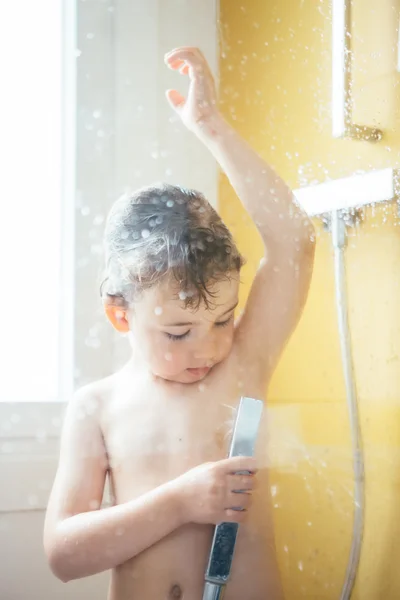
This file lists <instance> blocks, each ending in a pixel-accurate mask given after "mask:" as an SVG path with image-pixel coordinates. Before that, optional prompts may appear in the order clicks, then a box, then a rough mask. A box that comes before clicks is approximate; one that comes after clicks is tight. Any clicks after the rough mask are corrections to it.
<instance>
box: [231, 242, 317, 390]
mask: <svg viewBox="0 0 400 600" xmlns="http://www.w3.org/2000/svg"><path fill="white" fill-rule="evenodd" d="M313 263H314V245H313V244H309V243H308V244H304V247H302V248H300V250H298V251H297V252H296V254H295V255H293V256H291V255H288V253H287V251H286V252H285V251H284V250H282V251H281V252H279V249H278V250H277V251H275V254H273V255H271V256H270V257H269V259H268V261H267V260H263V261H262V263H261V266H260V268H259V270H258V271H257V274H256V276H255V278H254V281H253V284H252V286H251V290H250V294H249V297H248V300H247V303H246V307H245V310H244V312H243V315H242V317H241V319H240V321H239V323H238V325H237V333H236V344H237V346H238V350H239V352H240V353H241V355H242V356H243V359H244V360H246V362H249V361H251V363H252V364H253V365H254V364H257V363H258V364H259V366H260V376H261V377H262V379H264V378H265V380H266V381H268V380H269V378H270V377H271V375H272V373H273V371H274V369H275V367H276V364H277V362H278V360H279V357H280V355H281V353H282V350H283V348H284V346H285V344H286V343H287V341H288V340H289V338H290V336H291V334H292V333H293V331H294V329H295V328H296V326H297V324H298V322H299V320H300V317H301V314H302V312H303V309H304V306H305V303H306V300H307V296H308V291H309V287H310V281H311V276H312V269H313Z"/></svg>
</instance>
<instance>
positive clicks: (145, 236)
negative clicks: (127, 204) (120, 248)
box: [142, 229, 150, 239]
mask: <svg viewBox="0 0 400 600" xmlns="http://www.w3.org/2000/svg"><path fill="white" fill-rule="evenodd" d="M149 235H150V231H149V230H148V229H142V238H144V239H146V238H148V237H149Z"/></svg>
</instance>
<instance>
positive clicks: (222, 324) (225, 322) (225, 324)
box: [215, 315, 233, 327]
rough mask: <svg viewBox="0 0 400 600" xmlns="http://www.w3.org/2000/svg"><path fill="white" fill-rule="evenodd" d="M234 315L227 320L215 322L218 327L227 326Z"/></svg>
mask: <svg viewBox="0 0 400 600" xmlns="http://www.w3.org/2000/svg"><path fill="white" fill-rule="evenodd" d="M232 319H233V315H231V316H230V317H229V319H227V320H226V321H220V322H219V323H215V325H216V327H226V326H227V325H229V323H230V322H231V321H232Z"/></svg>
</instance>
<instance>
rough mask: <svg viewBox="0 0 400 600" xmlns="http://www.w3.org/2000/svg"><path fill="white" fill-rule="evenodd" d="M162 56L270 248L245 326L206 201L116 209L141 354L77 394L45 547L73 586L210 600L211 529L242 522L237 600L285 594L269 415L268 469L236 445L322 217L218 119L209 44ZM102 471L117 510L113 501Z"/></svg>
mask: <svg viewBox="0 0 400 600" xmlns="http://www.w3.org/2000/svg"><path fill="white" fill-rule="evenodd" d="M165 60H166V63H167V65H168V66H169V67H170V68H171V69H175V70H179V71H180V72H181V73H183V74H185V75H186V74H187V75H189V78H190V88H189V93H188V97H187V99H186V100H185V99H184V98H182V96H180V95H179V94H178V92H176V91H174V90H169V91H168V92H167V98H168V100H169V102H170V104H171V106H172V108H173V109H174V110H175V111H176V112H177V113H178V115H180V117H181V119H182V121H183V123H184V124H185V125H186V126H187V127H188V128H189V129H190V130H191V131H193V132H194V133H195V134H196V135H197V136H198V138H199V139H200V140H201V141H202V142H203V143H204V144H205V145H206V146H207V147H208V148H209V150H210V152H211V153H212V154H213V155H214V157H215V158H216V160H217V161H218V162H219V164H220V166H221V167H222V169H223V170H224V171H225V173H226V174H227V176H228V178H229V180H230V182H231V184H232V186H233V188H234V189H235V191H236V192H237V194H238V196H239V198H240V199H241V201H242V202H243V205H244V206H245V208H246V209H247V210H248V212H249V213H250V215H251V217H252V218H253V220H254V222H255V224H256V226H257V228H258V231H259V234H260V236H261V238H262V240H263V242H264V246H265V255H266V256H265V259H264V260H263V261H262V263H261V265H260V268H259V270H258V272H257V275H256V277H255V279H254V282H253V285H252V289H251V293H250V296H249V299H248V301H247V305H246V309H245V311H244V313H243V315H242V317H241V319H240V321H239V322H236V323H234V310H235V307H236V306H237V303H238V289H239V274H240V268H241V265H242V259H241V256H240V254H239V253H238V251H237V249H236V246H235V244H234V242H233V240H232V237H231V235H230V233H229V231H228V230H227V228H226V227H225V225H224V224H223V223H222V221H221V219H220V218H219V216H218V215H217V213H216V212H215V211H214V210H213V209H212V208H211V206H210V205H209V204H208V202H207V201H206V200H205V199H204V197H203V196H202V195H201V194H199V193H197V192H193V191H188V190H183V189H181V188H178V187H174V186H168V185H164V186H163V185H159V186H153V187H150V188H146V189H143V190H139V191H138V192H136V193H135V194H134V195H133V196H131V197H129V198H123V199H121V200H120V201H118V202H117V203H116V204H115V206H114V207H113V210H112V211H111V214H110V216H109V219H108V223H107V227H106V251H107V278H106V280H105V282H104V284H103V298H104V304H105V310H106V314H107V316H108V318H109V319H110V321H111V322H112V324H113V325H114V326H115V327H116V328H117V330H119V331H121V332H129V337H130V342H131V346H132V358H131V360H130V361H129V363H128V364H127V365H126V366H125V367H124V368H123V369H122V370H121V371H119V372H117V373H116V374H114V375H112V376H111V377H108V378H107V379H105V380H102V381H99V382H96V383H93V384H91V385H89V386H86V387H84V388H83V389H81V390H80V391H78V392H77V393H76V395H75V397H74V398H73V399H72V401H71V402H70V403H69V405H68V410H67V416H66V420H65V424H64V431H63V436H62V443H61V454H60V462H59V467H58V472H57V476H56V479H55V483H54V487H53V490H52V493H51V497H50V501H49V505H48V510H47V515H46V524H45V533H44V543H45V549H46V553H47V556H48V560H49V563H50V566H51V568H52V570H53V572H54V573H55V574H56V575H57V577H59V578H60V579H61V580H63V581H68V580H71V579H76V578H79V577H85V576H87V575H91V574H93V573H98V572H100V571H104V570H106V569H113V571H112V577H111V586H110V593H109V599H110V600H134V599H138V600H139V599H140V600H164V599H166V598H171V599H172V598H175V599H176V598H178V599H179V598H181V599H185V600H201V599H202V595H203V589H204V573H205V567H206V562H207V558H208V554H209V551H210V545H211V538H212V532H213V525H215V524H216V523H219V522H222V521H235V522H238V523H240V524H241V525H240V527H239V535H238V540H237V544H236V550H235V556H234V561H233V566H232V576H231V579H230V582H229V584H228V586H227V589H226V595H225V598H226V600H264V599H266V598H269V599H270V600H273V599H274V600H278V599H280V598H282V591H281V586H280V581H279V574H278V568H277V564H276V558H275V549H274V540H273V531H272V516H271V510H270V506H269V501H268V497H269V488H268V474H267V469H266V462H265V460H264V459H263V456H264V455H265V450H266V423H265V422H263V423H262V426H261V431H260V435H259V440H258V446H257V448H258V450H257V454H258V456H257V462H258V464H259V466H260V467H262V468H260V469H259V470H258V471H257V468H256V466H255V462H254V459H249V458H232V459H226V456H227V452H228V447H229V441H230V434H231V431H232V423H233V421H234V418H235V411H236V407H237V405H238V403H239V400H240V397H241V396H242V395H247V396H252V397H255V398H263V397H264V395H265V391H266V388H267V385H268V383H269V380H270V378H271V375H272V373H273V370H274V367H275V365H276V363H277V360H278V358H279V355H280V353H281V351H282V348H283V346H284V344H285V342H286V341H287V339H288V337H289V336H290V334H291V332H292V331H293V329H294V328H295V326H296V324H297V322H298V319H299V317H300V314H301V312H302V308H303V305H304V303H305V300H306V296H307V292H308V288H309V283H310V277H311V272H312V265H313V256H314V243H313V239H314V237H313V235H314V234H313V227H312V224H311V222H310V221H309V219H308V218H307V216H306V215H305V214H304V213H303V212H302V210H301V209H300V208H299V206H298V205H297V204H296V202H295V200H294V198H293V195H292V193H291V191H290V190H289V189H288V187H287V186H286V185H285V183H284V182H283V181H282V180H281V179H280V178H279V177H278V176H277V175H276V174H275V173H274V172H273V170H272V169H271V168H270V167H269V166H268V165H267V164H266V163H265V162H264V161H263V160H262V159H261V158H260V157H259V156H258V155H257V154H256V153H255V152H253V150H252V149H251V148H249V147H248V146H247V144H246V143H245V142H244V141H243V140H242V139H241V138H240V137H239V136H238V135H237V134H236V133H235V131H234V130H233V129H232V128H231V127H230V126H229V125H228V124H227V123H226V122H225V121H224V119H223V118H222V116H221V115H220V114H219V112H218V110H217V107H216V92H215V87H214V82H213V78H212V75H211V73H210V71H209V68H208V65H207V63H206V61H205V59H204V57H203V56H202V54H201V53H200V51H199V50H197V49H194V48H179V49H176V50H173V51H172V52H170V53H169V54H167V55H166V58H165ZM240 471H248V472H249V473H250V474H249V475H243V474H242V475H240V474H238V472H240ZM107 474H108V475H109V477H110V482H111V485H112V490H113V494H114V498H115V505H114V506H111V507H107V508H103V509H102V508H100V505H101V501H102V496H103V490H104V484H105V479H106V476H107ZM255 480H257V484H258V485H257V489H256V490H255V483H256V481H255ZM238 490H241V491H244V492H245V493H237V491H238ZM253 490H255V491H254V494H253ZM251 501H252V502H251ZM251 504H252V506H251ZM238 508H241V509H243V510H241V511H238V510H234V509H238Z"/></svg>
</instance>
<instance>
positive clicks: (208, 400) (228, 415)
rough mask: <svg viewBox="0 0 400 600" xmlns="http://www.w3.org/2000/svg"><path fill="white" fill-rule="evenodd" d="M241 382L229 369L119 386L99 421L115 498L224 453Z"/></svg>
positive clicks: (241, 391) (124, 498) (133, 494)
mask: <svg viewBox="0 0 400 600" xmlns="http://www.w3.org/2000/svg"><path fill="white" fill-rule="evenodd" d="M245 387H246V386H245V385H244V382H243V380H242V379H241V378H239V377H238V376H237V374H235V376H234V377H231V378H230V380H228V381H227V380H226V379H225V380H224V381H223V382H222V381H221V380H211V381H210V382H208V381H207V380H206V381H205V382H203V383H201V384H199V385H196V386H177V387H176V389H175V388H172V389H168V390H167V391H166V390H165V389H162V388H161V389H160V388H157V387H153V386H151V385H142V386H141V387H140V388H139V389H136V390H135V391H134V392H129V391H128V390H124V391H121V392H120V394H119V396H118V397H115V398H114V399H113V402H112V403H110V406H109V407H108V409H107V414H106V415H105V425H104V434H105V443H106V447H107V453H108V459H109V465H110V476H111V482H112V486H113V490H114V494H115V497H116V501H117V502H118V503H120V502H125V501H127V500H130V499H132V498H134V497H137V496H139V495H140V494H143V493H145V492H146V491H148V490H150V489H152V488H154V487H156V486H158V485H160V484H162V483H164V482H166V481H169V480H171V479H173V478H175V477H177V476H179V475H181V474H182V473H183V472H185V471H188V470H189V469H191V468H193V467H195V466H197V465H199V464H202V463H205V462H209V461H215V460H220V459H222V458H225V457H226V456H227V454H228V450H229V444H230V439H231V435H232V431H233V426H234V421H235V417H236V410H237V406H238V403H239V401H240V397H241V396H242V395H243V394H245V393H248V392H245V391H244V390H245ZM253 394H254V389H253ZM258 394H259V397H261V395H262V391H261V390H259V391H258Z"/></svg>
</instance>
